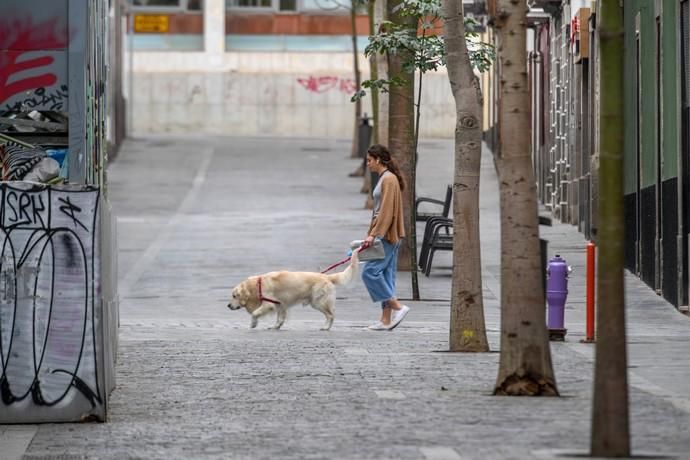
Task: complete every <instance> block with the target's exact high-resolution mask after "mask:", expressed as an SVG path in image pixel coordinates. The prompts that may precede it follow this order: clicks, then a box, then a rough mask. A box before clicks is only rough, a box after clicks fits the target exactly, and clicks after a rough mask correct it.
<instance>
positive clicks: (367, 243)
mask: <svg viewBox="0 0 690 460" xmlns="http://www.w3.org/2000/svg"><path fill="white" fill-rule="evenodd" d="M372 244H374V237H373V236H371V235H370V236H367V238H366V239H365V240H364V243H362V249H366V248H368V247H369V246H371V245H372Z"/></svg>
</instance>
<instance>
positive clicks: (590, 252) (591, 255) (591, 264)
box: [581, 241, 596, 343]
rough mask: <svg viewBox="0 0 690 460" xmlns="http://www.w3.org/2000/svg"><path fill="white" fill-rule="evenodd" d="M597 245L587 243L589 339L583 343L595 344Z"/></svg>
mask: <svg viewBox="0 0 690 460" xmlns="http://www.w3.org/2000/svg"><path fill="white" fill-rule="evenodd" d="M595 247H596V246H595V245H594V243H592V242H591V241H590V242H589V243H587V337H586V338H585V339H584V340H581V342H582V343H593V342H594V273H595V266H596V258H595Z"/></svg>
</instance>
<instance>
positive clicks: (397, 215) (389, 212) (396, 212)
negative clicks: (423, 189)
mask: <svg viewBox="0 0 690 460" xmlns="http://www.w3.org/2000/svg"><path fill="white" fill-rule="evenodd" d="M379 180H380V181H381V207H380V208H379V215H378V216H377V217H375V218H372V220H371V225H369V232H368V235H369V236H374V237H377V236H378V237H383V238H385V239H386V241H388V242H389V243H397V242H398V241H400V239H401V238H403V237H404V236H405V223H404V219H403V202H402V191H401V190H400V184H399V183H398V178H397V177H396V176H395V174H393V173H391V174H384V175H383V176H381V177H380V178H379Z"/></svg>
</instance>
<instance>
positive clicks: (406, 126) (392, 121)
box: [388, 0, 417, 271]
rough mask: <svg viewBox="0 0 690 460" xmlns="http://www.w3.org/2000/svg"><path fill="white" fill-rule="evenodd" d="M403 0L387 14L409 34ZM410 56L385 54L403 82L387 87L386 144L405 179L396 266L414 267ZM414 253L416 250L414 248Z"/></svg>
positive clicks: (413, 27) (411, 24) (412, 28)
mask: <svg viewBox="0 0 690 460" xmlns="http://www.w3.org/2000/svg"><path fill="white" fill-rule="evenodd" d="M401 4H402V0H393V1H389V2H388V17H389V18H390V21H391V22H393V23H395V24H402V25H404V26H405V27H406V29H407V30H409V33H410V34H416V33H417V19H416V18H414V17H403V16H401V15H400V13H399V11H397V10H398V9H399V6H400V5H401ZM409 60H411V56H410V55H406V53H398V54H389V55H388V74H389V75H391V76H398V77H400V78H401V79H402V80H403V81H404V84H403V85H400V86H397V85H393V86H391V89H390V97H389V107H388V120H389V131H388V148H389V149H390V152H391V154H392V155H393V156H394V157H395V160H396V162H397V163H398V165H399V166H400V172H401V174H402V176H403V180H404V181H405V190H404V191H403V212H404V214H405V234H406V235H407V237H406V238H405V239H404V240H403V244H402V245H401V246H400V254H399V256H398V270H402V271H408V270H414V269H415V268H416V267H414V266H413V265H412V264H411V263H410V259H411V252H412V251H416V248H415V247H414V241H413V236H414V233H413V228H412V226H413V225H414V221H412V219H411V217H412V210H413V206H414V200H415V175H414V173H415V171H414V158H413V156H414V73H411V72H405V71H404V70H403V62H405V61H409ZM415 253H416V252H415Z"/></svg>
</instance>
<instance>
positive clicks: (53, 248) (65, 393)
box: [0, 182, 108, 423]
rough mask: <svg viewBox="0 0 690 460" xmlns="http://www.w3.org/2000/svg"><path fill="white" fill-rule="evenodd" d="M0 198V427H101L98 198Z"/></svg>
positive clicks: (33, 191)
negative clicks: (89, 423) (97, 423)
mask: <svg viewBox="0 0 690 460" xmlns="http://www.w3.org/2000/svg"><path fill="white" fill-rule="evenodd" d="M0 191H1V195H2V199H1V201H0V248H2V249H1V252H0V357H1V358H0V363H1V365H2V367H1V369H0V371H1V372H0V423H7V422H12V423H17V422H26V423H35V422H50V421H78V420H90V419H96V420H104V419H105V415H106V414H105V400H106V393H107V388H106V386H107V384H106V382H105V377H104V369H105V368H106V367H108V366H107V364H108V363H106V362H105V359H104V354H105V350H104V343H103V340H102V337H103V327H104V318H103V316H104V313H103V308H102V305H101V300H100V292H101V281H100V280H101V278H100V259H101V256H100V233H99V231H100V217H99V214H100V210H99V194H100V192H99V191H98V190H97V189H94V188H92V187H81V186H79V187H77V186H72V187H69V186H59V187H58V186H56V187H47V186H38V185H35V184H29V183H24V182H14V183H11V184H10V183H2V184H0Z"/></svg>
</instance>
